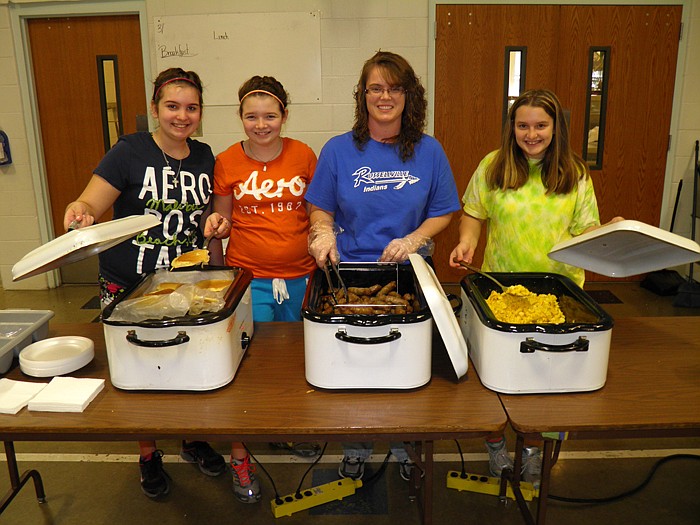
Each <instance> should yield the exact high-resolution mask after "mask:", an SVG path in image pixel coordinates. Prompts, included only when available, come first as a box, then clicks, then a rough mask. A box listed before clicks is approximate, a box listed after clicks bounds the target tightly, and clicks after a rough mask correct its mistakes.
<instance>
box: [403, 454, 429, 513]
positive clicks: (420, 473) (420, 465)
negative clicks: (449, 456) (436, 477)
mask: <svg viewBox="0 0 700 525" xmlns="http://www.w3.org/2000/svg"><path fill="white" fill-rule="evenodd" d="M404 444H405V445H406V451H407V452H408V456H409V457H410V458H411V460H412V461H413V463H415V465H416V468H414V469H413V473H412V474H411V480H410V481H409V483H410V485H409V488H408V497H409V499H411V500H415V499H416V498H417V496H418V494H420V493H421V489H422V496H423V497H422V498H418V504H419V506H420V507H421V510H422V511H423V512H422V514H423V525H432V523H433V466H434V464H433V450H434V443H433V441H417V442H416V443H413V444H411V443H404ZM424 447H425V459H423V458H422V456H423V454H422V453H423V448H424Z"/></svg>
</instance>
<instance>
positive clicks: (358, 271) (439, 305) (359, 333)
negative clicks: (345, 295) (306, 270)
mask: <svg viewBox="0 0 700 525" xmlns="http://www.w3.org/2000/svg"><path fill="white" fill-rule="evenodd" d="M339 271H340V274H341V276H342V278H343V281H344V282H345V284H346V286H348V287H353V286H356V287H368V286H372V285H375V284H380V285H382V286H384V285H386V284H387V283H389V282H390V281H392V280H396V281H397V290H398V292H399V293H400V294H402V295H403V294H405V293H411V294H415V296H416V299H417V300H418V303H419V308H418V309H417V310H416V311H414V312H412V313H407V314H375V315H367V314H351V313H350V314H323V313H320V312H319V305H320V302H321V300H322V297H323V296H324V295H327V293H328V286H327V283H326V281H325V279H324V275H323V272H321V271H320V270H317V271H315V272H314V274H313V275H312V277H311V279H310V281H309V284H308V286H307V290H306V296H305V298H304V303H303V305H302V318H303V322H304V353H305V369H306V380H307V381H308V382H309V383H310V384H312V385H314V386H317V387H321V388H328V389H357V388H373V389H384V388H386V389H410V388H416V387H420V386H422V385H425V384H426V383H427V382H428V381H430V377H431V368H432V367H431V364H432V363H431V360H432V336H433V320H435V323H436V325H437V326H438V329H439V331H440V334H441V336H442V338H443V342H444V343H445V347H446V348H447V351H448V354H449V356H450V359H451V361H452V364H453V366H454V369H455V372H456V374H457V377H458V378H459V377H462V376H463V375H464V374H466V372H467V363H468V361H467V350H466V345H465V343H464V340H463V339H462V336H461V334H460V333H459V326H458V324H457V319H456V317H455V315H454V313H453V311H452V308H451V306H450V303H449V301H448V299H447V297H446V296H445V294H444V292H443V291H442V288H441V287H440V284H439V282H438V280H437V278H436V277H435V274H434V273H433V271H432V269H431V268H430V267H429V266H428V265H427V264H426V263H425V262H424V260H423V258H422V257H420V256H419V255H412V256H411V264H402V265H396V264H393V263H388V264H387V263H358V264H352V263H348V264H343V263H341V264H340V270H339ZM332 278H333V280H334V281H333V285H334V286H335V287H337V286H338V282H337V280H335V276H333V277H332Z"/></svg>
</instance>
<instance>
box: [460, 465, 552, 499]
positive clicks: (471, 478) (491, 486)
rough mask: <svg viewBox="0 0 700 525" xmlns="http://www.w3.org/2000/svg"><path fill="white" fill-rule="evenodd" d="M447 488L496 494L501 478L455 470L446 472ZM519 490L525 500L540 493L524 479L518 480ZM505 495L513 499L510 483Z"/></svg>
mask: <svg viewBox="0 0 700 525" xmlns="http://www.w3.org/2000/svg"><path fill="white" fill-rule="evenodd" d="M447 488H448V489H456V490H459V491H463V490H468V491H470V492H479V493H481V494H490V495H492V496H498V495H499V493H500V492H501V478H492V477H489V476H480V475H478V474H468V473H467V474H464V476H463V475H462V473H461V472H457V471H456V470H450V471H448V472H447ZM520 491H521V492H522V493H523V498H524V499H525V501H532V499H533V498H536V497H538V496H539V495H540V491H539V489H536V488H535V487H533V486H532V483H528V482H526V481H521V482H520ZM506 497H508V498H510V499H515V494H513V489H511V487H510V483H509V484H508V487H507V488H506Z"/></svg>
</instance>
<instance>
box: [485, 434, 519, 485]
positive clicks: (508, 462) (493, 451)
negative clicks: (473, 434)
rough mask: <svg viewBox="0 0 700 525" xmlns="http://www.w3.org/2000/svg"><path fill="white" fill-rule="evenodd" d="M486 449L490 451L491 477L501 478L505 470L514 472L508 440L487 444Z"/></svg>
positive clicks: (488, 442)
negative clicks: (507, 445) (507, 446)
mask: <svg viewBox="0 0 700 525" xmlns="http://www.w3.org/2000/svg"><path fill="white" fill-rule="evenodd" d="M486 449H487V450H488V451H489V471H490V472H491V475H492V476H494V477H496V478H500V477H501V472H503V469H504V468H509V469H511V470H513V460H512V459H511V457H510V456H509V455H508V449H506V440H505V439H501V440H500V441H496V442H491V441H487V442H486Z"/></svg>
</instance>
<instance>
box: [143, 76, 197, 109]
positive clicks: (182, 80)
mask: <svg viewBox="0 0 700 525" xmlns="http://www.w3.org/2000/svg"><path fill="white" fill-rule="evenodd" d="M167 84H176V85H183V84H189V85H191V86H193V87H195V88H196V89H197V91H198V92H199V105H200V106H203V105H204V101H203V100H202V81H201V80H200V78H199V75H198V74H197V73H195V72H194V71H185V70H184V69H182V68H179V67H171V68H169V69H166V70H165V71H161V72H160V73H159V74H158V77H156V81H155V82H154V83H153V97H152V98H151V100H152V101H153V103H154V104H155V105H156V106H157V105H158V102H159V101H160V99H161V97H162V96H163V95H162V93H161V89H162V88H163V87H165V86H166V85H167Z"/></svg>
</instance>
